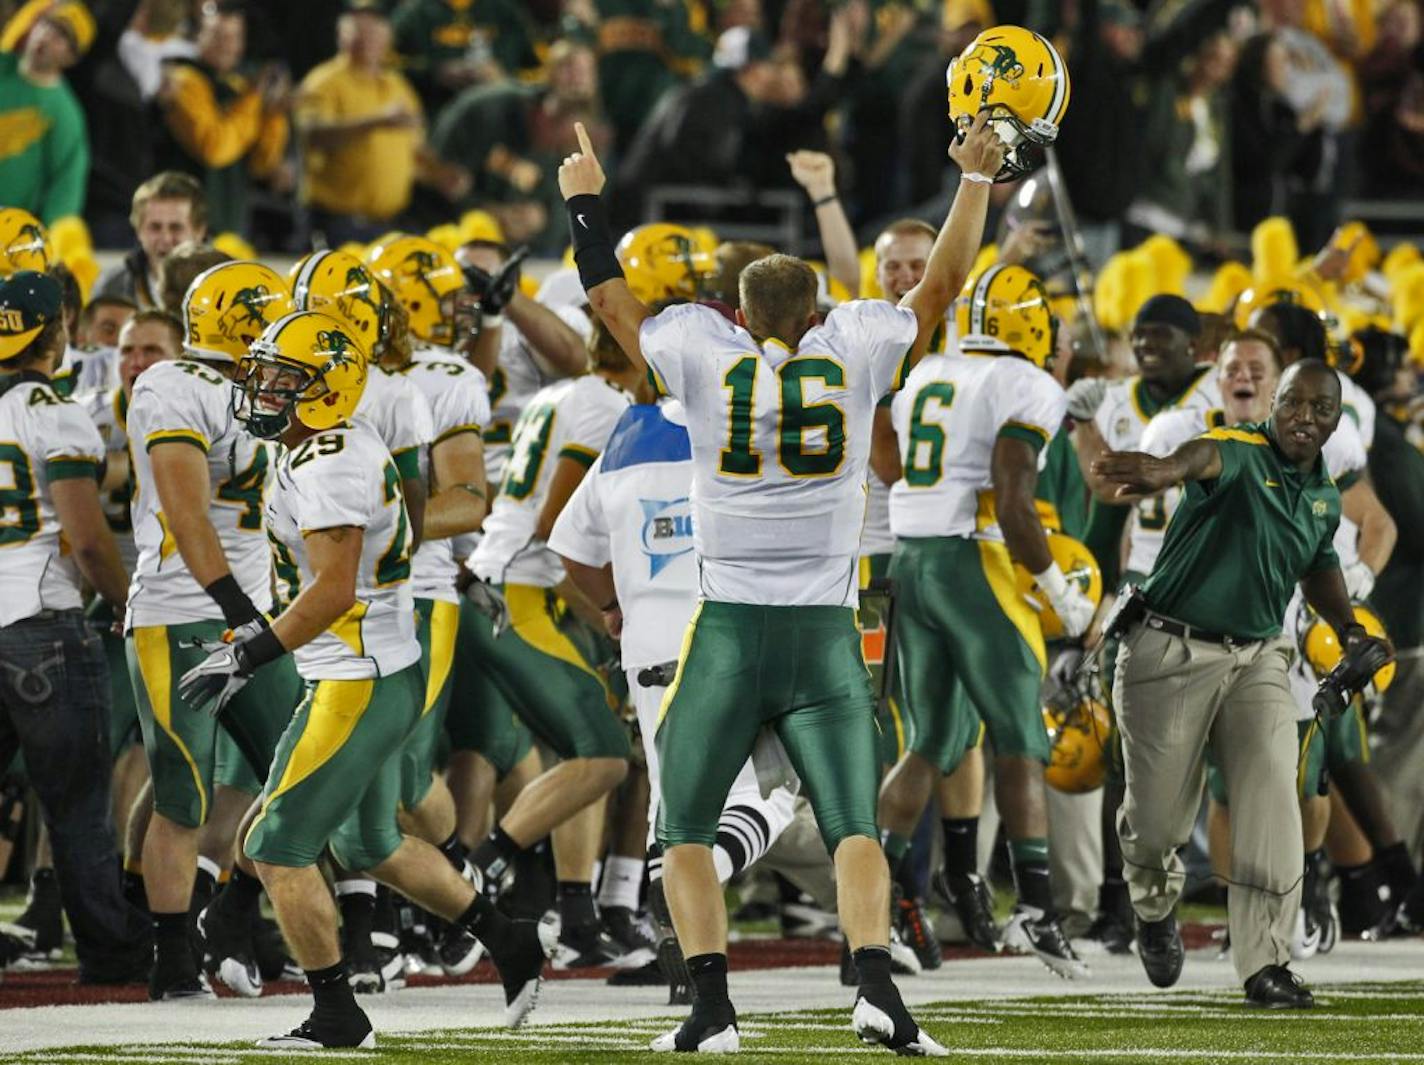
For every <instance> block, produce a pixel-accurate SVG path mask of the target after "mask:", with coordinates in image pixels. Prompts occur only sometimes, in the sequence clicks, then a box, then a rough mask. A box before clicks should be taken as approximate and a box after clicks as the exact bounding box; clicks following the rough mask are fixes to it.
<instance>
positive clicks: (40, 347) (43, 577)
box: [0, 270, 191, 983]
mask: <svg viewBox="0 0 1424 1065" xmlns="http://www.w3.org/2000/svg"><path fill="white" fill-rule="evenodd" d="M60 302H61V296H60V290H59V285H58V283H57V282H55V281H54V279H53V278H51V277H49V276H47V275H45V274H41V273H38V272H35V271H30V270H20V271H17V272H15V273H14V274H12V275H10V276H9V277H8V278H7V279H5V280H4V281H0V440H3V441H4V442H3V443H0V470H3V472H0V483H3V484H4V485H5V486H6V487H5V488H4V489H3V490H0V501H3V502H0V505H3V506H4V508H5V517H6V520H5V522H4V524H3V525H2V526H0V545H3V547H4V550H3V552H0V659H3V661H4V665H5V668H4V671H3V679H0V764H4V765H9V764H10V762H11V761H12V760H13V759H14V756H15V753H16V751H17V750H19V751H22V752H23V753H24V757H25V763H26V767H27V769H28V771H29V775H30V781H31V783H32V784H33V786H34V788H35V791H36V793H37V794H38V796H39V801H40V809H41V812H42V814H43V817H44V823H45V826H46V828H47V829H48V831H49V835H50V839H51V840H52V850H53V860H54V866H55V869H56V871H57V874H58V876H57V879H58V889H59V893H60V895H61V896H62V899H63V903H64V908H65V910H66V911H68V914H69V917H70V926H71V928H72V930H73V932H74V939H75V949H76V952H77V954H78V956H79V974H80V980H81V981H83V982H86V983H119V982H127V981H130V980H133V979H135V978H141V975H142V973H143V971H144V969H145V968H146V967H147V962H148V954H149V949H150V948H149V945H148V940H147V936H146V934H145V929H144V928H143V927H142V923H141V921H140V920H139V919H138V916H137V914H136V913H135V912H134V911H133V910H131V909H130V908H129V907H128V906H127V905H126V904H125V902H124V900H123V897H122V896H121V895H120V893H119V884H118V880H117V878H116V877H115V876H114V864H115V849H114V835H113V827H112V823H111V821H110V818H109V772H110V765H109V746H108V734H107V730H106V728H105V724H104V718H105V715H107V713H108V704H109V685H108V681H107V677H106V671H105V662H104V653H103V650H102V648H101V645H100V643H99V641H98V639H97V638H96V637H95V636H94V634H93V632H92V630H91V629H90V628H89V627H88V625H87V624H86V623H85V620H84V615H83V611H82V607H83V598H82V595H83V586H84V584H85V583H87V584H88V585H89V586H90V587H92V588H94V589H95V590H96V591H97V592H98V594H99V595H100V596H101V597H103V598H104V599H105V600H107V601H108V603H109V604H110V608H111V610H112V611H114V613H115V614H119V615H121V614H122V613H123V600H124V596H125V594H126V592H127V587H128V574H127V573H126V572H125V570H124V567H123V564H122V562H121V560H120V558H119V554H118V549H117V548H116V546H115V544H114V538H113V535H112V534H111V533H110V531H109V527H108V525H107V523H106V522H105V521H104V516H103V511H102V510H101V509H100V503H99V493H98V478H99V469H100V466H101V464H102V462H103V456H104V445H103V442H102V441H101V440H100V438H99V433H98V431H97V430H96V429H95V428H94V425H93V423H91V422H90V421H89V419H88V417H86V416H85V414H84V411H83V409H82V408H81V407H80V406H79V405H78V404H76V403H71V402H69V401H67V400H65V399H63V398H62V397H61V396H59V395H58V394H56V393H55V391H54V390H53V388H52V387H51V386H50V378H51V376H52V375H53V373H54V372H55V369H56V367H57V366H58V363H59V359H60V357H61V355H62V353H63V351H64V336H65V332H64V331H65V326H64V322H63V319H62V317H61V307H60ZM190 868H191V865H190ZM15 930H16V928H15V926H10V928H9V929H8V931H7V934H6V935H5V936H4V939H5V947H6V948H8V947H9V946H11V942H10V941H11V936H10V935H9V934H8V933H9V932H13V931H15ZM22 945H23V946H24V947H26V948H28V949H31V950H33V949H34V948H35V946H36V943H35V941H34V935H33V933H32V934H30V935H28V936H26V937H25V941H24V942H23V944H22ZM6 953H7V955H8V951H6ZM8 960H9V958H8V956H7V957H6V961H8Z"/></svg>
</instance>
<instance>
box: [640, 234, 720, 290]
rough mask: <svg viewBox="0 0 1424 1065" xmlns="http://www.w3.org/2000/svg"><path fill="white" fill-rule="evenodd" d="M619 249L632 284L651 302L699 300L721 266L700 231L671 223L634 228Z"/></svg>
mask: <svg viewBox="0 0 1424 1065" xmlns="http://www.w3.org/2000/svg"><path fill="white" fill-rule="evenodd" d="M615 251H616V254H617V256H618V262H619V264H620V265H621V266H622V267H623V273H624V276H626V277H627V279H628V287H629V288H630V289H632V290H633V295H635V296H637V297H638V299H640V300H642V301H643V302H644V303H647V304H653V303H659V302H661V301H662V300H669V299H683V300H695V299H698V298H699V297H700V296H701V295H702V290H703V286H704V285H705V283H706V282H707V281H709V280H710V279H711V277H712V275H713V274H714V273H715V272H716V269H717V264H716V261H715V260H714V259H713V257H712V253H711V252H710V251H708V250H707V249H706V247H705V246H704V244H703V243H702V241H701V240H700V239H699V237H698V235H697V233H696V232H694V231H693V230H691V229H688V228H687V227H686V226H677V225H672V224H671V223H669V222H650V223H649V224H648V225H645V226H638V228H636V229H630V230H629V231H628V232H627V233H625V234H623V239H622V240H620V241H619V242H618V247H617V249H615Z"/></svg>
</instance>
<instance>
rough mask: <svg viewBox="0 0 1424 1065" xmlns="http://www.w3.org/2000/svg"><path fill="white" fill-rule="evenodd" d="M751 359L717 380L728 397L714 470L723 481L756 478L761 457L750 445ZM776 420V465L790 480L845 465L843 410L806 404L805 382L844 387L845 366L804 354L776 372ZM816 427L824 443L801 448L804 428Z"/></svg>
mask: <svg viewBox="0 0 1424 1065" xmlns="http://www.w3.org/2000/svg"><path fill="white" fill-rule="evenodd" d="M760 361H761V360H760V359H758V358H757V357H756V356H755V355H748V356H746V357H745V358H742V359H738V360H737V362H736V363H735V364H734V365H733V366H732V368H731V369H730V370H728V371H727V373H726V375H725V376H724V377H723V378H722V387H723V388H724V389H725V390H726V391H727V392H728V393H730V395H729V397H728V402H727V412H728V418H727V421H728V425H727V446H726V447H725V448H723V449H722V458H721V462H720V463H719V464H718V469H719V470H720V472H721V473H723V474H726V475H727V476H729V477H759V476H761V453H760V452H759V451H757V449H756V443H755V413H756V382H757V369H758V363H759V362H760ZM776 377H777V381H778V383H779V385H780V388H779V390H778V396H777V398H778V400H779V404H780V405H779V407H778V412H779V416H778V418H777V430H778V431H777V441H776V449H777V461H778V462H780V464H781V468H782V469H783V470H785V471H786V472H787V473H789V474H790V475H791V476H792V477H830V476H832V475H834V474H835V473H836V472H837V471H839V470H840V468H841V463H842V462H844V461H845V412H844V411H842V410H841V409H840V407H838V406H836V405H835V403H833V402H829V401H828V402H824V403H807V402H806V400H805V393H804V388H805V382H806V381H807V380H808V379H810V380H817V381H821V382H823V383H824V385H825V387H827V388H844V387H845V367H843V366H842V365H841V364H840V363H838V362H836V361H835V360H834V359H827V358H821V357H819V356H810V357H806V358H798V359H791V360H789V361H787V362H785V363H783V364H782V365H781V367H780V368H779V369H778V370H777V371H776ZM812 429H821V430H823V432H824V443H823V444H822V445H821V446H820V447H819V448H815V449H810V448H808V447H807V446H806V433H807V431H808V430H812Z"/></svg>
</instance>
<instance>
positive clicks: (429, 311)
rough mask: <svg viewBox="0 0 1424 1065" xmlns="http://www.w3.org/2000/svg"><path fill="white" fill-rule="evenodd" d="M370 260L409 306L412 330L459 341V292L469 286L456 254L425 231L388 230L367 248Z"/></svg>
mask: <svg viewBox="0 0 1424 1065" xmlns="http://www.w3.org/2000/svg"><path fill="white" fill-rule="evenodd" d="M366 265H367V266H369V267H371V269H372V270H373V271H374V272H375V274H376V277H378V278H379V279H380V280H381V281H382V282H384V284H385V286H386V288H388V289H389V290H390V291H391V294H392V295H393V296H394V297H395V298H396V301H397V302H398V303H400V305H401V306H402V307H404V308H405V310H406V314H407V315H408V316H409V317H410V332H411V335H413V336H414V337H415V338H416V339H417V340H423V341H425V342H426V343H427V344H438V345H440V346H442V347H447V348H448V347H452V346H453V345H454V343H455V340H456V336H455V317H456V313H457V308H456V304H457V302H458V300H457V297H458V296H459V294H460V293H461V292H463V291H464V290H465V275H464V274H463V273H461V271H460V264H459V263H457V262H456V261H455V256H453V255H451V254H450V253H449V252H448V251H446V250H445V249H444V248H442V247H441V246H440V245H439V244H436V243H435V242H434V241H433V240H428V239H426V238H425V237H415V236H411V235H409V234H406V233H387V234H386V235H385V236H384V237H382V238H380V239H379V240H378V241H376V243H374V244H372V245H371V247H370V248H369V249H368V250H367V252H366Z"/></svg>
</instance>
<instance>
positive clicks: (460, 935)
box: [437, 924, 485, 976]
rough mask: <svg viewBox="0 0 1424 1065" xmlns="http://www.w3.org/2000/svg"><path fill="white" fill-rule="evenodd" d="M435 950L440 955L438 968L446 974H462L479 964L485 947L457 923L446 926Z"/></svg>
mask: <svg viewBox="0 0 1424 1065" xmlns="http://www.w3.org/2000/svg"><path fill="white" fill-rule="evenodd" d="M437 950H438V952H439V955H440V968H441V969H443V970H444V971H445V975H446V976H464V975H465V974H466V973H467V972H469V971H470V970H471V969H473V968H474V967H475V966H476V965H478V964H479V962H480V958H481V957H483V956H484V952H485V947H484V944H483V943H481V942H480V941H479V940H478V939H476V938H475V937H474V936H472V935H470V933H469V932H467V931H465V930H464V929H463V928H461V927H460V926H459V925H453V924H452V925H448V926H446V928H445V934H444V935H443V936H442V937H441V939H440V945H439V947H438V948H437Z"/></svg>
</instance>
